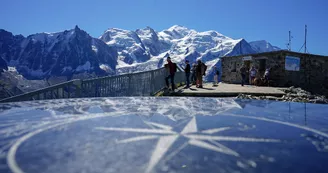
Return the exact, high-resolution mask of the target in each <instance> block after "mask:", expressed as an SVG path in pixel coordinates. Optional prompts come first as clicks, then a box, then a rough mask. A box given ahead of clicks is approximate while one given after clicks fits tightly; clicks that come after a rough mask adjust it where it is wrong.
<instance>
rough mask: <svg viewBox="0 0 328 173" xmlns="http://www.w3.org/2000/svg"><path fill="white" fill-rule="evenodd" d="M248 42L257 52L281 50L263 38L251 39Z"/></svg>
mask: <svg viewBox="0 0 328 173" xmlns="http://www.w3.org/2000/svg"><path fill="white" fill-rule="evenodd" d="M249 44H250V45H251V46H252V48H253V49H254V50H255V51H256V52H257V53H262V52H272V51H278V50H281V49H280V48H279V47H277V46H272V45H271V44H270V43H269V42H267V41H265V40H259V41H252V42H249Z"/></svg>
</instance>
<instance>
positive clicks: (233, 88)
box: [171, 83, 285, 97]
mask: <svg viewBox="0 0 328 173" xmlns="http://www.w3.org/2000/svg"><path fill="white" fill-rule="evenodd" d="M282 89H283V88H275V87H258V86H251V85H245V86H241V85H237V84H226V83H220V84H219V85H218V86H213V84H211V83H206V84H204V88H196V86H195V85H193V86H192V87H191V88H187V89H184V88H183V87H180V88H179V89H178V90H177V92H175V93H171V95H175V96H198V97H234V96H238V95H239V94H251V95H255V96H278V97H280V96H283V95H285V92H283V91H282Z"/></svg>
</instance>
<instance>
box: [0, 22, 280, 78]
mask: <svg viewBox="0 0 328 173" xmlns="http://www.w3.org/2000/svg"><path fill="white" fill-rule="evenodd" d="M277 49H279V48H277V47H274V46H271V44H270V43H268V42H266V41H257V42H251V44H250V43H248V42H247V41H246V40H244V39H232V38H230V37H227V36H225V35H222V34H221V33H219V32H217V31H213V30H211V31H204V32H197V31H196V30H193V29H188V28H186V27H183V26H179V25H174V26H172V27H170V28H168V29H166V30H163V31H160V32H157V31H155V30H154V29H152V28H150V27H146V28H144V29H137V30H136V31H128V30H123V29H118V28H111V29H108V30H106V31H105V32H104V33H103V34H102V35H101V36H100V37H99V39H97V38H92V37H91V36H89V35H88V34H87V33H86V32H85V31H83V30H81V29H80V28H78V27H77V26H76V27H75V28H74V29H71V30H66V31H63V32H57V33H38V34H33V35H30V36H28V37H26V38H25V37H23V36H22V35H17V36H14V35H12V33H10V32H7V31H4V30H0V57H1V58H2V59H3V60H5V62H4V63H6V64H8V66H14V67H16V69H17V71H18V72H19V73H20V74H22V75H23V76H24V77H26V78H33V79H35V78H37V79H43V78H51V77H56V79H57V77H60V78H61V77H63V76H64V77H67V79H71V78H74V75H75V77H76V76H78V77H81V75H82V77H83V76H85V75H84V74H90V73H92V74H94V76H100V75H112V74H122V73H132V72H138V71H145V70H152V69H157V68H160V67H163V65H164V63H165V60H166V57H167V56H170V57H171V58H172V60H173V61H174V62H176V63H178V64H180V65H182V66H183V65H184V61H185V60H189V61H190V62H191V63H193V62H196V60H197V59H200V60H202V61H203V62H205V64H207V65H208V69H209V70H208V74H207V78H212V67H213V66H217V67H218V68H219V69H220V63H221V62H220V57H223V56H233V55H241V54H250V53H257V52H267V51H273V50H277ZM1 58H0V66H1V64H4V63H3V62H1ZM0 68H1V67H0ZM3 69H5V65H3ZM61 80H62V79H61Z"/></svg>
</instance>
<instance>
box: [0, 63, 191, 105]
mask: <svg viewBox="0 0 328 173" xmlns="http://www.w3.org/2000/svg"><path fill="white" fill-rule="evenodd" d="M167 75H168V72H167V70H166V69H165V68H160V69H156V70H152V71H145V72H139V73H131V74H124V75H119V76H106V77H99V78H94V79H86V80H80V79H75V80H71V81H68V82H64V83H60V84H56V85H53V86H50V87H46V88H43V89H39V90H36V91H32V92H28V93H24V94H20V95H17V96H13V97H9V98H5V99H2V100H0V103H1V102H15V101H29V100H45V99H61V98H80V97H116V96H151V95H154V94H155V93H156V92H158V91H160V90H162V89H163V88H164V87H165V85H166V84H165V80H164V79H165V77H166V76H167ZM174 81H175V83H182V82H184V81H185V74H184V72H181V71H178V72H177V73H176V74H175V79H174Z"/></svg>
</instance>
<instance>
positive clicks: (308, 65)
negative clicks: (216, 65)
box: [222, 51, 328, 95]
mask: <svg viewBox="0 0 328 173" xmlns="http://www.w3.org/2000/svg"><path fill="white" fill-rule="evenodd" d="M245 56H247V55H244V56H234V57H223V58H222V81H223V82H226V83H238V84H239V83H240V82H241V75H240V71H239V69H240V68H241V67H242V65H243V64H244V63H245V62H247V61H243V57H245ZM249 56H252V61H249V64H250V66H252V65H254V66H255V67H256V68H257V69H259V67H260V59H266V67H265V68H267V67H270V68H271V72H270V77H271V79H272V80H273V81H274V83H275V84H276V86H281V87H289V86H295V87H302V88H304V89H307V90H309V91H311V92H313V93H318V94H325V95H328V57H327V56H319V55H311V54H302V53H296V52H289V51H277V52H269V53H261V54H253V55H249ZM286 56H294V57H298V58H300V69H299V71H288V70H285V57H286ZM263 74H264V71H261V72H259V73H258V74H257V77H261V76H263Z"/></svg>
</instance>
